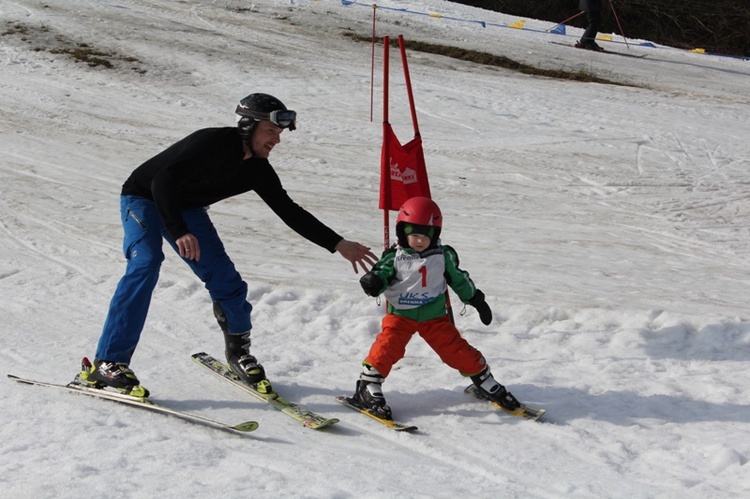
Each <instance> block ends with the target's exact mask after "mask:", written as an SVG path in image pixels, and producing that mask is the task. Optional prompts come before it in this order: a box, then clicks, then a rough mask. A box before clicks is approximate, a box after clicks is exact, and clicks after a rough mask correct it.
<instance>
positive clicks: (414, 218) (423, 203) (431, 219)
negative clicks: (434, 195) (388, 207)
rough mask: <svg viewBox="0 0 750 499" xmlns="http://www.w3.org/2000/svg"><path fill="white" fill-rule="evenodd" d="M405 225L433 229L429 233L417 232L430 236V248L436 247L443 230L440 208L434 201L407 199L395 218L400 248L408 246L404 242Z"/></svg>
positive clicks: (415, 198) (418, 198) (421, 198)
mask: <svg viewBox="0 0 750 499" xmlns="http://www.w3.org/2000/svg"><path fill="white" fill-rule="evenodd" d="M407 225H412V226H416V227H419V228H423V229H433V230H429V232H424V231H421V230H420V231H419V232H420V233H424V234H428V233H429V234H432V235H431V236H430V239H431V246H432V245H437V241H438V238H439V237H440V232H441V230H442V228H443V215H442V214H441V213H440V207H439V206H438V205H437V203H436V202H435V201H433V200H432V199H430V198H428V197H424V196H417V197H413V198H410V199H408V200H407V201H406V202H405V203H404V204H403V205H402V206H401V209H399V210H398V217H396V236H397V237H398V243H399V244H400V245H401V246H408V244H407V242H406V232H405V230H404V227H406V226H407Z"/></svg>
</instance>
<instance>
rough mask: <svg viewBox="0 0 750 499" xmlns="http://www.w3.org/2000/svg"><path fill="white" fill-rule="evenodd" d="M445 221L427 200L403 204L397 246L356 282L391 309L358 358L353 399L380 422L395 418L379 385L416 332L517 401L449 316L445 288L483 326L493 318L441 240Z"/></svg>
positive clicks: (496, 393) (506, 402) (510, 404)
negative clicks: (476, 314)
mask: <svg viewBox="0 0 750 499" xmlns="http://www.w3.org/2000/svg"><path fill="white" fill-rule="evenodd" d="M442 225H443V219H442V216H441V213H440V208H439V207H438V205H437V204H436V203H435V202H434V201H432V200H431V199H430V198H426V197H414V198H411V199H409V200H408V201H406V202H405V203H404V205H403V206H402V207H401V209H400V210H399V212H398V217H397V219H396V235H397V237H398V244H397V245H394V246H393V247H392V248H390V249H388V250H386V251H385V253H383V256H382V257H381V258H380V260H379V261H378V263H376V264H375V266H374V267H373V269H372V271H370V272H368V273H367V274H365V275H364V276H363V277H362V279H360V281H359V282H360V284H361V285H362V289H363V290H364V291H365V293H366V294H367V295H369V296H378V295H380V294H381V293H382V294H385V298H386V299H387V300H388V310H387V312H386V315H385V317H384V318H383V324H382V331H381V332H380V334H378V336H377V337H376V338H375V342H374V343H373V345H372V347H370V353H369V354H368V355H367V358H366V359H365V361H364V362H363V363H362V365H363V369H362V374H360V376H359V381H357V388H356V393H355V394H354V396H353V397H352V398H353V399H354V401H355V402H356V403H358V404H359V405H360V406H362V407H364V408H365V409H368V410H370V411H371V412H372V413H373V414H375V415H377V416H380V417H383V418H385V419H392V415H391V409H390V407H388V405H386V402H385V397H384V396H383V392H382V388H381V383H383V381H385V378H386V377H387V376H388V374H389V373H390V372H391V368H392V367H393V365H394V364H395V363H396V362H398V361H399V360H400V359H401V358H403V356H404V353H405V352H406V345H407V343H409V340H410V339H411V337H412V335H414V333H416V332H419V335H420V336H421V337H422V338H424V340H425V341H426V342H427V344H428V345H430V347H432V349H433V350H435V352H436V353H437V354H438V355H439V356H440V359H441V360H442V361H443V362H445V363H446V364H447V365H448V366H450V367H452V368H454V369H457V370H458V371H459V372H460V373H461V374H462V375H464V376H468V377H470V378H471V380H472V381H473V382H474V384H475V385H476V386H477V387H478V388H479V391H480V392H481V393H482V394H483V395H485V396H486V397H487V398H488V399H490V400H492V401H495V402H498V403H500V404H501V405H502V406H503V407H506V408H508V409H510V410H513V409H516V408H517V407H519V405H520V404H519V402H518V400H516V398H515V397H514V396H513V395H511V393H510V392H508V391H507V390H506V389H505V387H504V386H503V385H501V384H499V383H498V382H497V381H495V379H494V378H493V377H492V374H491V373H490V368H489V366H488V365H487V362H486V361H485V359H484V357H483V356H482V353H481V352H479V350H477V349H475V348H474V347H472V346H471V345H470V344H469V343H468V342H467V341H466V340H465V339H464V338H462V337H461V334H460V333H459V332H458V330H457V329H456V326H455V325H454V324H453V321H452V320H451V317H450V316H449V315H448V309H447V293H446V291H447V289H448V288H447V286H448V285H450V287H451V288H452V289H453V291H454V292H455V293H456V294H457V295H458V297H459V298H460V299H461V301H462V302H463V303H468V304H470V305H472V306H473V307H475V308H476V309H477V311H478V312H479V318H480V319H481V321H482V323H483V324H485V325H488V324H489V323H490V322H492V311H491V310H490V307H489V305H487V302H486V301H485V300H484V293H482V292H481V291H480V290H478V289H477V288H476V287H475V286H474V282H473V281H472V280H471V279H470V278H469V274H468V273H467V272H464V271H463V270H461V269H460V268H459V267H458V255H457V254H456V251H455V250H454V249H453V248H451V247H450V246H443V245H441V244H440V241H439V239H438V238H439V237H440V231H441V228H442Z"/></svg>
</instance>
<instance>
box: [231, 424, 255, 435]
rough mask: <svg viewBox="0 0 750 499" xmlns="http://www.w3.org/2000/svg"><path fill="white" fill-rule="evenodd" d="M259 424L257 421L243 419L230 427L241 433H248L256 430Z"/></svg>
mask: <svg viewBox="0 0 750 499" xmlns="http://www.w3.org/2000/svg"><path fill="white" fill-rule="evenodd" d="M259 426H260V425H259V424H258V422H257V421H245V422H244V423H240V424H237V425H234V426H232V429H234V430H237V431H241V432H242V433H249V432H251V431H255V430H257V429H258V427H259Z"/></svg>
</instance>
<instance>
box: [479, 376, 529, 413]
mask: <svg viewBox="0 0 750 499" xmlns="http://www.w3.org/2000/svg"><path fill="white" fill-rule="evenodd" d="M471 381H472V382H473V383H474V385H475V386H476V387H477V388H478V389H479V393H480V395H482V396H484V397H485V398H486V399H487V400H490V401H492V402H497V403H498V404H500V405H501V406H503V407H504V408H506V409H507V410H509V411H515V410H516V409H518V408H519V407H521V403H520V402H519V401H518V400H516V397H514V396H513V394H512V393H510V392H509V391H508V390H506V389H505V387H504V386H503V385H501V384H500V383H498V382H497V381H495V378H494V377H493V376H492V373H491V372H490V368H489V367H485V368H484V370H483V371H482V372H480V373H479V374H475V375H474V376H472V377H471Z"/></svg>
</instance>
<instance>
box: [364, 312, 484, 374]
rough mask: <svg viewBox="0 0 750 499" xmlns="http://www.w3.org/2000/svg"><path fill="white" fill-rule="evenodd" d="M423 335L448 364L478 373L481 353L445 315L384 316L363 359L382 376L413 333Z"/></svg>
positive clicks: (403, 349) (481, 357)
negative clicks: (420, 318)
mask: <svg viewBox="0 0 750 499" xmlns="http://www.w3.org/2000/svg"><path fill="white" fill-rule="evenodd" d="M416 332H419V335H420V336H421V337H422V338H424V340H425V341H426V342H427V344H428V345H430V347H431V348H432V349H433V350H434V351H435V353H437V354H438V356H440V359H441V360H442V361H443V362H444V363H445V364H446V365H448V366H449V367H452V368H453V369H457V370H458V371H459V372H460V373H461V374H463V375H464V376H473V375H475V374H479V373H480V372H481V371H482V370H483V369H484V368H485V365H486V361H485V360H484V356H482V353H481V352H480V351H479V350H477V349H476V348H474V347H473V346H471V345H470V344H469V342H468V341H466V340H465V339H464V338H463V337H462V336H461V333H459V332H458V329H456V326H455V325H453V323H452V322H451V321H450V319H449V318H448V316H447V315H444V316H443V317H440V318H438V319H433V320H429V321H424V322H417V321H415V320H413V319H407V318H406V317H401V316H398V315H393V314H386V316H385V317H383V324H382V331H381V332H380V333H379V334H378V336H377V337H376V338H375V342H374V343H373V344H372V346H371V347H370V353H369V354H368V355H367V358H366V359H365V363H367V364H369V365H371V366H372V367H374V368H375V369H377V370H378V372H379V373H380V374H382V375H383V376H384V377H386V376H388V374H389V373H390V372H391V368H392V367H393V365H394V364H395V363H396V362H398V361H399V360H401V359H402V358H403V357H404V354H405V353H406V345H407V344H408V343H409V340H411V337H412V336H414V333H416Z"/></svg>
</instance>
